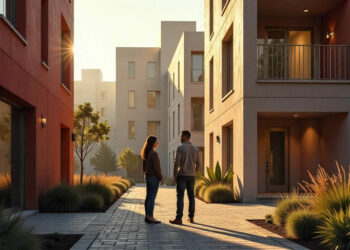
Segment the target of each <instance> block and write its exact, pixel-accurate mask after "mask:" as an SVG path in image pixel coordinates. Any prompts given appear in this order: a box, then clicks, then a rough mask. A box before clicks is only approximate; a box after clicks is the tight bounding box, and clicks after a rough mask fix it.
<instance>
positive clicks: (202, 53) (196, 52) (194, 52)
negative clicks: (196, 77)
mask: <svg viewBox="0 0 350 250" xmlns="http://www.w3.org/2000/svg"><path fill="white" fill-rule="evenodd" d="M195 55H201V56H202V69H201V70H202V75H203V81H193V71H194V70H200V69H194V68H193V62H194V60H193V56H195ZM204 74H205V71H204V51H192V52H191V83H200V84H201V83H204Z"/></svg>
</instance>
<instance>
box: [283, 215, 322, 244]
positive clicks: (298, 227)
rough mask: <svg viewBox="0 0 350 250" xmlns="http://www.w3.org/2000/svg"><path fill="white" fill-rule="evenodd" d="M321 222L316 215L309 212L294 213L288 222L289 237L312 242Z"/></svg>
mask: <svg viewBox="0 0 350 250" xmlns="http://www.w3.org/2000/svg"><path fill="white" fill-rule="evenodd" d="M320 223H321V221H320V219H319V217H318V216H317V215H315V213H313V212H311V211H308V210H296V211H293V212H292V213H291V214H290V215H289V216H288V218H287V221H286V232H287V235H288V236H289V237H292V238H296V239H300V240H310V239H312V238H313V237H314V236H315V232H316V230H317V227H318V226H319V225H320Z"/></svg>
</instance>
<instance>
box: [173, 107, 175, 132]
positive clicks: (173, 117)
mask: <svg viewBox="0 0 350 250" xmlns="http://www.w3.org/2000/svg"><path fill="white" fill-rule="evenodd" d="M173 138H175V111H173Z"/></svg>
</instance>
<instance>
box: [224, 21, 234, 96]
mask: <svg viewBox="0 0 350 250" xmlns="http://www.w3.org/2000/svg"><path fill="white" fill-rule="evenodd" d="M232 29H233V26H232V25H231V27H230V29H229V31H228V32H227V34H226V36H225V38H224V40H223V41H222V97H225V96H226V95H227V94H228V93H230V92H231V91H232V90H233V32H232Z"/></svg>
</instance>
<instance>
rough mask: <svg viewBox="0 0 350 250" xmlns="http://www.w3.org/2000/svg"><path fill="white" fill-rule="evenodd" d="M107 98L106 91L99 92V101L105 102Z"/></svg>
mask: <svg viewBox="0 0 350 250" xmlns="http://www.w3.org/2000/svg"><path fill="white" fill-rule="evenodd" d="M106 98H107V92H106V91H102V92H101V100H106Z"/></svg>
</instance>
